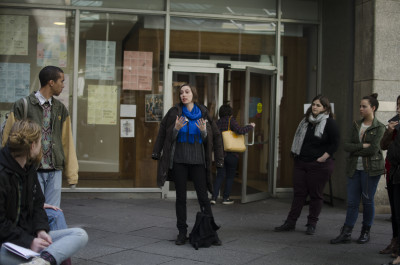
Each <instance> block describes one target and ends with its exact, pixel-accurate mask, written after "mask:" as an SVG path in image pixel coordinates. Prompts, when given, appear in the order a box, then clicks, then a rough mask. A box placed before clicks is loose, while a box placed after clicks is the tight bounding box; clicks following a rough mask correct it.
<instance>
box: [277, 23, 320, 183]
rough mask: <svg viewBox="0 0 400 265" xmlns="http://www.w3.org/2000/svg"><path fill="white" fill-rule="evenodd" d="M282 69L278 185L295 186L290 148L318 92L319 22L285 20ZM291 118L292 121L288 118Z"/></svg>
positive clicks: (279, 102)
mask: <svg viewBox="0 0 400 265" xmlns="http://www.w3.org/2000/svg"><path fill="white" fill-rule="evenodd" d="M283 28H284V32H283V35H282V47H281V49H282V52H281V56H282V57H281V60H282V68H281V69H282V71H281V77H280V78H279V80H278V82H279V84H278V95H279V96H280V100H278V104H279V112H280V122H279V142H278V145H279V155H278V158H279V160H278V170H277V187H279V188H282V187H292V172H293V159H292V158H291V154H290V150H291V146H292V142H293V137H294V134H295V131H296V129H297V126H298V124H299V122H300V121H301V119H302V118H303V116H304V104H306V103H310V101H311V100H312V98H314V97H315V96H316V94H317V75H318V72H317V69H318V26H316V25H304V24H288V23H286V24H284V25H283ZM287 121H292V122H287Z"/></svg>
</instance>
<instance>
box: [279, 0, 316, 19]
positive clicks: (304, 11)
mask: <svg viewBox="0 0 400 265" xmlns="http://www.w3.org/2000/svg"><path fill="white" fill-rule="evenodd" d="M318 2H319V0H282V18H290V19H304V20H318Z"/></svg>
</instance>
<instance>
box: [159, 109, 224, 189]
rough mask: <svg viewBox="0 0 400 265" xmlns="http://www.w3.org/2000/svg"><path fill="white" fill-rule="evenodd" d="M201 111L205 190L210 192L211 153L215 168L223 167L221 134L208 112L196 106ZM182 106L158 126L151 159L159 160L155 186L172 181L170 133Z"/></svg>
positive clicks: (170, 113) (168, 113)
mask: <svg viewBox="0 0 400 265" xmlns="http://www.w3.org/2000/svg"><path fill="white" fill-rule="evenodd" d="M196 106H198V107H199V108H200V110H201V113H202V117H203V119H205V120H207V123H206V124H207V125H206V129H207V140H206V141H204V142H203V146H204V151H205V152H204V153H205V161H206V165H205V166H206V172H207V188H208V190H209V191H210V192H212V184H211V183H212V182H211V164H212V152H213V151H214V160H215V164H216V166H217V167H223V166H224V153H223V146H222V137H221V133H220V131H219V129H218V127H217V124H216V123H215V122H214V120H213V119H211V118H210V116H209V114H208V110H207V108H206V107H205V106H203V105H198V104H196ZM182 107H183V105H182V104H181V103H180V104H177V105H175V106H174V107H172V108H171V109H169V111H168V112H167V114H166V115H165V117H164V118H163V120H162V121H161V124H160V129H159V131H158V136H157V140H156V143H155V144H154V148H153V153H152V158H153V159H156V160H159V162H158V167H157V184H158V186H163V185H164V183H165V181H166V180H169V181H170V180H173V176H172V170H170V169H171V158H173V155H174V154H173V152H174V150H175V141H173V140H172V133H173V129H174V127H175V121H176V117H177V116H178V117H180V116H182Z"/></svg>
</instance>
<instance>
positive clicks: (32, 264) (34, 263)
mask: <svg viewBox="0 0 400 265" xmlns="http://www.w3.org/2000/svg"><path fill="white" fill-rule="evenodd" d="M19 265H50V262H48V261H45V260H44V259H42V258H39V257H36V258H33V259H32V260H31V261H29V262H27V263H20V264H19Z"/></svg>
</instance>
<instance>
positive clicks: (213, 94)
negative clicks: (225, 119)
mask: <svg viewBox="0 0 400 265" xmlns="http://www.w3.org/2000/svg"><path fill="white" fill-rule="evenodd" d="M168 83H169V84H170V85H171V86H172V91H173V92H172V93H171V94H168V95H164V98H165V102H166V104H165V105H166V106H167V107H166V109H164V113H167V111H168V109H169V108H170V107H172V106H173V105H175V104H177V103H179V92H178V88H179V87H180V86H181V85H183V84H185V83H189V84H190V86H192V87H196V89H197V93H198V103H199V104H203V105H205V106H206V107H207V109H208V111H209V113H210V116H211V117H213V118H214V119H218V117H217V110H218V108H219V106H221V105H222V98H223V97H222V96H223V84H224V69H222V68H208V67H190V66H185V65H182V66H170V68H169V69H168ZM215 173H216V169H215V165H213V169H212V174H215ZM164 189H167V191H165V190H164V191H163V193H164V192H167V193H168V194H167V196H168V197H175V187H174V183H173V182H170V183H168V182H167V183H166V185H165V186H164ZM187 197H188V198H196V193H195V191H194V186H193V183H192V182H188V194H187Z"/></svg>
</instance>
